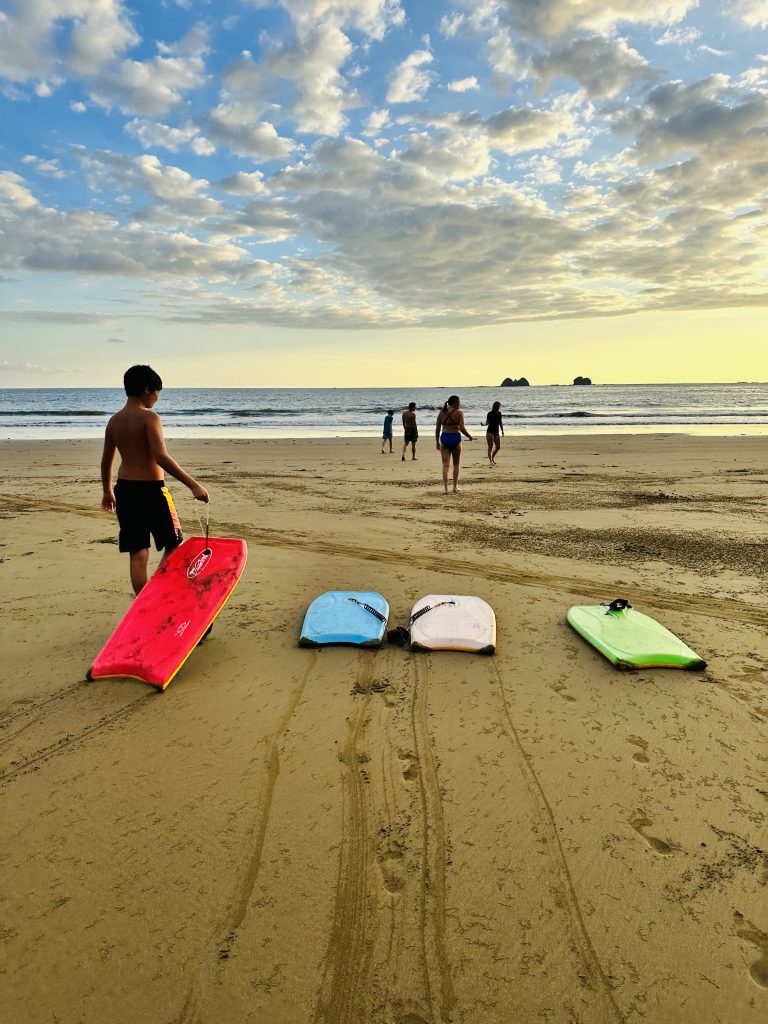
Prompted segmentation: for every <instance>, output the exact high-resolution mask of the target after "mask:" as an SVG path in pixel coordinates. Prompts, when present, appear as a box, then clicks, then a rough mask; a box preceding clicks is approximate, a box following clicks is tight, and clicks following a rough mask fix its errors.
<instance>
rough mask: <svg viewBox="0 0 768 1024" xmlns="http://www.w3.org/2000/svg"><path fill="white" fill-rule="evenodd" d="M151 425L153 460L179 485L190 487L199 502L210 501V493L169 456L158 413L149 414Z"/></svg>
mask: <svg viewBox="0 0 768 1024" xmlns="http://www.w3.org/2000/svg"><path fill="white" fill-rule="evenodd" d="M149 416H150V419H149V425H148V427H147V436H148V439H149V450H150V452H151V453H152V458H153V459H154V460H155V462H156V463H157V464H158V466H160V467H161V468H162V469H164V470H165V472H166V473H170V474H171V476H174V477H176V479H177V480H178V481H179V483H182V484H184V486H185V487H188V488H189V489H190V491H192V494H193V495H194V496H195V497H196V498H197V500H198V501H208V491H206V489H205V488H204V487H203V485H202V484H199V483H198V482H197V480H195V478H194V477H192V476H190V475H189V473H187V472H185V471H184V470H183V469H182V468H181V466H180V465H179V464H178V462H176V461H175V459H172V458H171V456H170V455H169V454H168V449H167V448H166V447H165V438H164V437H163V427H162V424H161V423H160V417H159V416H158V415H157V413H150V414H149Z"/></svg>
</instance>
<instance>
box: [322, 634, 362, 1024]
mask: <svg viewBox="0 0 768 1024" xmlns="http://www.w3.org/2000/svg"><path fill="white" fill-rule="evenodd" d="M374 657H375V655H374V654H373V652H372V651H362V652H361V653H360V654H359V656H358V676H357V680H356V682H355V688H354V691H353V692H354V693H356V694H358V695H360V696H362V698H363V699H362V701H361V702H360V705H359V707H358V708H357V710H356V711H355V713H354V715H353V716H352V718H351V719H350V720H349V727H348V730H347V737H346V739H345V741H344V745H343V747H342V748H341V750H340V751H339V760H340V762H341V764H342V822H343V825H342V843H341V852H340V854H339V871H338V878H337V882H336V902H335V907H334V915H333V926H332V928H331V938H330V943H329V945H328V952H327V954H326V957H325V968H324V971H323V977H322V981H321V985H320V998H319V1000H318V1004H317V1007H316V1010H315V1017H314V1020H315V1022H316V1024H359V1022H361V1021H364V1020H368V1017H369V1014H368V1007H367V1002H368V999H369V994H370V980H371V979H370V974H371V962H372V958H373V950H374V945H375V941H376V935H375V931H376V927H375V926H376V921H375V920H374V921H371V910H372V909H375V902H374V901H373V900H372V899H371V894H370V893H369V891H368V880H369V875H370V866H369V843H368V808H367V798H366V792H365V789H366V786H367V785H368V779H367V777H366V769H365V767H364V765H365V764H366V763H367V757H366V756H365V755H364V754H363V753H361V751H360V749H359V747H358V744H359V742H360V740H361V738H362V737H363V735H364V733H365V730H366V728H367V726H368V723H369V721H370V715H371V700H372V699H373V694H374V692H375V690H374V682H373V674H374V660H373V659H374Z"/></svg>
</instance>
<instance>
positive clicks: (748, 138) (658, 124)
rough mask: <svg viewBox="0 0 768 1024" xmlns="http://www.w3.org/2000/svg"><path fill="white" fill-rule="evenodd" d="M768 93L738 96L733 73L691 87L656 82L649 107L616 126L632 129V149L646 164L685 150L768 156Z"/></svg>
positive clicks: (732, 157)
mask: <svg viewBox="0 0 768 1024" xmlns="http://www.w3.org/2000/svg"><path fill="white" fill-rule="evenodd" d="M766 122H768V96H766V95H763V94H762V93H760V92H756V91H755V92H744V93H741V94H737V93H736V92H735V90H733V89H732V87H731V84H730V81H729V79H728V78H727V76H725V75H710V76H709V77H708V78H704V79H702V80H701V81H698V82H694V83H692V84H690V85H686V84H684V83H683V82H668V83H665V84H664V85H659V86H656V88H654V89H652V90H651V92H650V93H649V95H648V101H647V104H646V105H645V107H643V108H639V109H637V110H634V111H630V112H627V113H625V114H619V115H618V116H617V117H616V118H615V120H614V130H615V131H617V132H623V131H630V132H632V133H633V134H634V137H635V139H634V143H633V145H632V146H631V149H630V152H631V153H632V154H633V155H634V158H635V159H636V160H638V161H639V162H640V163H646V164H647V163H653V162H655V161H658V160H661V159H664V158H669V157H674V156H677V155H679V154H681V153H696V152H708V153H709V154H710V159H714V158H718V159H730V160H734V161H738V160H740V159H751V158H752V157H753V156H754V157H759V155H760V154H761V153H762V154H763V159H765V156H764V154H765V142H766Z"/></svg>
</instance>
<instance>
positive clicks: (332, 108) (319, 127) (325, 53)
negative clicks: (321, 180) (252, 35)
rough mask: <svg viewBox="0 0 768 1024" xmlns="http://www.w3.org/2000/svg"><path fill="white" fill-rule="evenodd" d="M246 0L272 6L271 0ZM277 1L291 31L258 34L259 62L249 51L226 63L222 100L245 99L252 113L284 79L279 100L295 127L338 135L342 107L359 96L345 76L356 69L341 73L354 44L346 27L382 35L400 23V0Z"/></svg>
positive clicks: (355, 102)
mask: <svg viewBox="0 0 768 1024" xmlns="http://www.w3.org/2000/svg"><path fill="white" fill-rule="evenodd" d="M250 2H251V4H252V6H255V7H265V6H273V4H272V2H271V0H250ZM279 6H280V7H282V8H283V9H284V10H285V11H286V12H287V13H288V15H289V16H290V19H291V29H290V31H287V32H285V33H283V34H282V35H280V36H275V35H270V34H266V33H264V34H262V37H261V39H260V45H261V51H262V52H261V54H260V59H259V63H258V65H256V64H255V63H254V62H253V61H252V60H251V58H250V54H248V55H246V57H245V59H244V60H243V61H241V62H237V63H235V64H234V65H233V66H232V67H231V68H229V69H228V71H227V72H226V74H225V76H224V81H225V85H226V87H227V89H228V90H229V94H228V95H223V96H222V101H223V103H224V104H225V105H226V104H229V103H232V102H234V103H238V104H240V105H246V104H250V105H251V106H252V107H253V115H252V116H253V118H254V119H255V118H257V117H260V116H261V115H262V114H263V113H264V112H265V109H266V103H265V97H266V96H268V95H272V94H273V93H274V92H276V91H279V88H278V86H279V84H283V83H284V84H287V85H288V86H289V87H290V90H289V94H288V95H286V96H285V97H284V105H285V107H286V110H287V111H288V112H289V116H290V117H291V118H292V119H293V120H294V121H295V123H296V127H297V130H298V131H299V132H302V133H307V134H318V135H338V134H339V133H340V132H342V131H343V130H344V129H345V127H346V125H347V118H346V114H345V111H347V110H349V109H350V108H352V107H355V106H357V105H359V102H360V101H359V99H358V96H357V93H356V90H355V89H354V87H353V86H352V85H351V84H350V81H349V79H351V78H354V77H356V75H358V74H359V72H360V69H359V68H352V69H351V70H350V71H349V72H348V74H347V75H346V76H345V74H344V73H343V70H342V69H343V67H344V65H345V64H346V63H347V62H348V61H349V59H350V58H351V56H352V53H353V49H354V48H353V45H352V42H351V41H350V31H351V30H355V31H356V32H360V33H362V34H363V35H364V36H365V37H367V38H368V39H372V40H380V39H383V37H384V35H385V34H386V32H387V31H388V30H389V29H390V28H391V27H393V26H396V25H400V24H402V23H403V20H404V13H403V10H402V8H401V6H400V3H399V0H279ZM234 151H235V152H237V150H234Z"/></svg>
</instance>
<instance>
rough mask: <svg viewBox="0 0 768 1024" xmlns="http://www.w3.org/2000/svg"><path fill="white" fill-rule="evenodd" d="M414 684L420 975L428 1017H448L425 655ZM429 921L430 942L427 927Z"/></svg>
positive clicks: (441, 860) (441, 852)
mask: <svg viewBox="0 0 768 1024" xmlns="http://www.w3.org/2000/svg"><path fill="white" fill-rule="evenodd" d="M414 677H415V685H414V690H413V701H412V704H411V721H412V726H413V741H414V744H415V750H416V762H417V763H418V764H419V766H420V769H421V770H420V771H419V773H418V783H419V793H420V800H421V811H422V864H421V886H420V890H421V914H420V931H421V944H422V954H423V958H424V980H425V985H426V989H427V998H428V1000H429V1004H430V1011H431V1016H432V1019H433V1020H435V1021H438V1020H439V1021H449V1020H450V1019H451V1012H452V1010H453V1008H454V1006H455V1005H456V996H455V993H454V990H453V980H452V977H451V967H450V962H449V959H448V950H447V943H446V919H447V914H446V835H445V818H444V815H443V801H442V794H441V792H440V779H439V776H438V774H437V763H436V760H435V754H434V751H433V749H432V737H431V734H430V730H429V719H428V716H427V712H428V708H429V688H430V683H431V680H432V667H431V662H430V660H429V657H426V658H423V659H422V658H420V657H417V658H416V659H415V660H414ZM430 925H431V939H432V941H431V946H432V949H431V950H430V949H429V946H430V943H429V941H428V939H429V929H430ZM433 965H436V968H437V970H438V971H439V990H440V1000H439V1002H440V1007H439V1013H438V1014H435V1010H434V1002H435V989H436V988H437V987H438V986H436V985H434V984H432V983H431V980H430V969H432V970H434V969H435V968H434V966H433Z"/></svg>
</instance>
